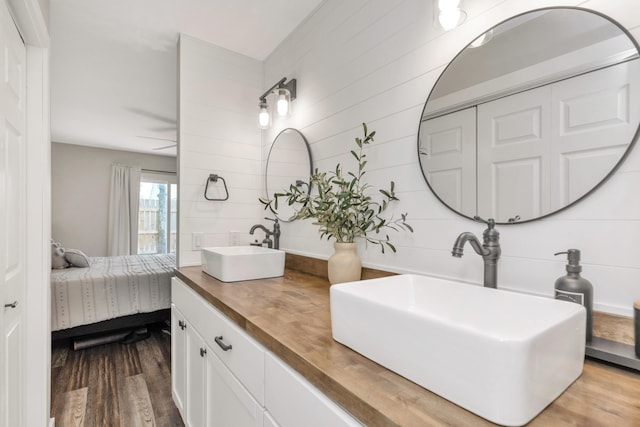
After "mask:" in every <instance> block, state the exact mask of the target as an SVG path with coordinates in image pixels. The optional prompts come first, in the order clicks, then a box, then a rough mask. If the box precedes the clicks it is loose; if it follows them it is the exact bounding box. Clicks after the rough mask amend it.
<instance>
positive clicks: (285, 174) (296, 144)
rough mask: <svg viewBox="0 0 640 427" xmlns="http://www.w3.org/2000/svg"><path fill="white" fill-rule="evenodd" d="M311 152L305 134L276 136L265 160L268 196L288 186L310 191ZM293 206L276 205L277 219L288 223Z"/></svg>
mask: <svg viewBox="0 0 640 427" xmlns="http://www.w3.org/2000/svg"><path fill="white" fill-rule="evenodd" d="M312 168H313V165H312V160H311V150H310V148H309V143H308V142H307V139H306V138H305V137H304V135H303V134H302V133H301V132H300V131H298V130H296V129H292V128H288V129H285V130H283V131H282V132H280V133H279V134H278V136H276V138H275V139H274V141H273V144H272V145H271V149H270V150H269V156H268V158H267V166H266V174H265V185H266V191H267V197H268V198H270V199H271V198H273V195H274V193H284V192H286V191H288V190H289V187H290V186H291V185H295V186H297V187H300V188H301V189H302V190H304V191H306V192H309V191H310V190H311V189H310V188H309V186H310V177H311V173H312ZM295 212H296V211H295V206H289V205H286V204H284V203H283V204H280V205H278V214H277V217H278V219H280V220H281V221H291V219H292V218H293V216H294V215H295Z"/></svg>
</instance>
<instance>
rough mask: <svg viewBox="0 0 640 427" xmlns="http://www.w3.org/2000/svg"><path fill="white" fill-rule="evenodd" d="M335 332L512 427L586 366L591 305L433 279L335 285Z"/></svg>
mask: <svg viewBox="0 0 640 427" xmlns="http://www.w3.org/2000/svg"><path fill="white" fill-rule="evenodd" d="M550 286H551V285H550ZM331 327H332V331H333V338H334V339H335V340H336V341H338V342H340V343H342V344H344V345H346V346H348V347H350V348H351V349H353V350H355V351H357V352H358V353H360V354H362V355H363V356H366V357H368V358H369V359H371V360H373V361H375V362H377V363H379V364H380V365H382V366H384V367H386V368H388V369H390V370H392V371H394V372H396V373H398V374H400V375H402V376H403V377H405V378H407V379H409V380H411V381H413V382H415V383H417V384H419V385H421V386H422V387H424V388H426V389H428V390H430V391H432V392H434V393H436V394H438V395H440V396H442V397H444V398H445V399H448V400H450V401H451V402H453V403H455V404H457V405H459V406H461V407H463V408H465V409H467V410H469V411H471V412H473V413H475V414H477V415H479V416H481V417H484V418H486V419H488V420H490V421H492V422H495V423H498V424H502V425H507V426H521V425H524V424H526V423H527V422H529V421H530V420H531V419H533V418H534V417H535V416H536V415H537V414H538V413H539V412H540V411H542V410H543V409H544V408H545V407H546V406H547V405H548V404H549V403H551V402H552V401H553V400H554V399H555V398H556V397H558V396H559V395H560V394H561V393H562V392H563V391H564V390H565V389H566V388H567V387H568V386H569V385H571V383H572V382H573V381H574V380H575V379H576V378H578V377H579V376H580V374H581V373H582V367H583V364H584V353H585V328H586V311H585V309H584V307H582V306H581V305H578V304H575V303H571V302H566V301H558V300H554V299H550V298H542V297H536V296H531V295H524V294H518V293H513V292H508V291H503V290H500V289H490V288H483V287H479V286H474V285H468V284H464V283H460V282H455V281H449V280H444V279H437V278H432V277H427V276H419V275H409V274H406V275H399V276H390V277H384V278H380V279H372V280H363V281H359V282H350V283H341V284H337V285H333V286H331Z"/></svg>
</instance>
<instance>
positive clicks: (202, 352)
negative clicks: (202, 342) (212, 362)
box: [200, 347, 207, 357]
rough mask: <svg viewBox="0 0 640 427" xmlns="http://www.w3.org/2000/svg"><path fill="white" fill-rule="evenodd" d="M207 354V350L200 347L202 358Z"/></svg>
mask: <svg viewBox="0 0 640 427" xmlns="http://www.w3.org/2000/svg"><path fill="white" fill-rule="evenodd" d="M205 354H207V349H206V348H202V347H200V357H204V356H205Z"/></svg>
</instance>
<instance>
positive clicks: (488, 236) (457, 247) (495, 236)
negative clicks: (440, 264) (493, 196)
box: [451, 216, 502, 288]
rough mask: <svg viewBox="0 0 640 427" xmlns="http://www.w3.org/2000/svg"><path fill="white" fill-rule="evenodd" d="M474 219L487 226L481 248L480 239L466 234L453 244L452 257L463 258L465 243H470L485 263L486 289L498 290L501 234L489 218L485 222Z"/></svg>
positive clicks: (476, 217) (478, 218) (461, 235)
mask: <svg viewBox="0 0 640 427" xmlns="http://www.w3.org/2000/svg"><path fill="white" fill-rule="evenodd" d="M473 219H475V220H476V221H481V222H484V223H485V224H487V229H486V230H484V233H482V237H483V242H482V246H480V241H479V240H478V238H477V237H476V236H475V235H474V234H473V233H470V232H468V231H467V232H464V233H462V234H460V235H459V236H458V238H457V239H456V241H455V243H454V244H453V250H452V251H451V255H453V256H454V257H456V258H462V255H463V249H464V245H465V243H467V242H469V244H470V245H471V247H472V248H473V250H474V251H476V253H477V254H478V255H480V256H481V257H482V259H483V261H484V286H485V287H486V288H496V287H497V284H498V259H500V253H501V252H502V250H501V249H500V233H499V232H498V230H496V229H495V226H496V222H495V221H494V220H493V219H491V218H489V219H488V220H486V221H485V220H483V219H482V218H480V217H478V216H474V217H473Z"/></svg>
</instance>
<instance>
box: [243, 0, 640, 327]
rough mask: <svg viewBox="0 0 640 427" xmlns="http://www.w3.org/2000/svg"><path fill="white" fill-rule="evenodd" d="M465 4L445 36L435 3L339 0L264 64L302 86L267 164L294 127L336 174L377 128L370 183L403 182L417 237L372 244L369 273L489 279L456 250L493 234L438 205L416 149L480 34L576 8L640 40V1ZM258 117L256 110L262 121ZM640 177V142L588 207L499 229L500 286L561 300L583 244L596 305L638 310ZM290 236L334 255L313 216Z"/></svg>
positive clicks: (306, 247) (268, 137) (272, 74)
mask: <svg viewBox="0 0 640 427" xmlns="http://www.w3.org/2000/svg"><path fill="white" fill-rule="evenodd" d="M464 3H465V8H466V10H467V14H468V17H467V20H466V21H465V23H464V24H463V25H462V26H461V27H459V28H457V29H454V30H452V31H449V32H443V31H442V30H440V29H438V28H436V27H435V26H434V19H433V8H432V2H431V1H427V0H404V1H402V0H372V1H367V0H350V1H341V0H328V1H327V2H326V3H324V4H323V6H322V7H320V8H319V9H318V10H317V11H316V13H314V14H313V15H312V16H311V17H310V18H309V19H307V21H305V22H304V23H303V24H302V25H301V26H300V27H298V28H297V30H296V31H295V32H294V33H293V34H292V35H291V36H290V37H289V38H288V39H287V40H285V41H284V42H283V43H282V44H281V45H280V46H279V48H278V49H277V50H276V51H275V52H274V53H273V54H272V55H271V56H270V57H269V58H268V59H267V60H266V61H265V63H264V82H265V83H267V84H270V83H271V82H275V81H277V80H278V79H279V78H280V77H282V76H287V77H289V78H297V79H298V98H297V100H296V101H295V102H294V104H293V107H294V112H293V115H292V116H291V117H290V118H288V119H286V120H281V121H275V123H274V127H273V128H272V129H271V130H269V131H267V132H264V134H263V141H264V142H263V146H262V152H263V155H262V158H263V161H264V159H266V155H265V153H266V152H267V151H268V148H269V145H270V143H271V141H272V140H273V138H274V137H275V136H276V135H277V133H278V132H279V131H280V130H282V129H283V128H285V127H294V128H297V129H299V130H300V131H301V132H303V133H304V134H305V136H306V137H307V139H308V141H309V142H310V144H311V150H312V154H313V158H314V165H315V166H316V167H318V168H319V169H321V170H331V169H333V168H334V167H335V164H336V163H337V162H340V163H342V164H344V165H345V167H346V166H348V165H352V164H353V159H352V158H351V156H350V155H349V150H351V149H352V148H353V147H354V143H353V139H354V138H355V137H356V136H360V135H361V128H360V124H361V123H362V122H363V121H365V122H367V124H368V126H369V127H370V129H372V130H375V131H376V132H377V134H376V139H375V142H374V144H373V146H372V147H371V148H370V149H368V150H367V156H368V160H369V164H368V173H367V176H368V180H369V182H370V183H371V184H373V185H374V186H376V187H382V186H386V185H387V183H388V182H389V181H390V180H394V181H395V182H396V188H397V195H398V196H399V198H400V199H401V200H400V202H399V203H398V204H397V205H396V206H395V208H394V210H395V212H396V214H397V213H400V212H408V213H409V220H410V223H411V224H412V225H413V226H414V228H415V233H413V234H392V237H393V241H394V243H395V244H396V246H397V248H398V253H397V254H393V253H386V254H384V255H381V254H380V251H379V249H378V248H377V247H375V246H371V245H369V246H368V247H365V245H364V244H363V243H362V242H360V244H359V249H358V251H359V254H360V256H361V258H362V260H363V264H364V265H365V266H369V267H374V268H381V269H385V270H391V271H395V272H401V273H402V272H416V273H421V274H430V275H436V276H442V277H450V278H455V279H460V280H463V281H467V282H471V283H480V282H481V281H482V269H483V265H482V260H481V258H480V257H479V256H478V255H476V254H475V253H474V252H473V251H472V250H471V248H467V249H466V251H465V256H464V257H463V258H462V259H457V258H453V257H452V256H451V247H452V245H453V242H454V240H455V238H456V236H457V235H458V234H459V233H460V232H463V231H472V232H474V233H476V234H477V235H478V236H479V237H480V238H481V233H482V231H483V229H484V227H483V226H482V225H481V224H477V223H474V222H472V221H469V220H466V219H464V218H461V217H459V216H457V215H456V214H454V213H452V212H451V211H449V210H448V209H447V208H445V207H444V206H442V205H441V204H440V203H439V202H438V201H437V199H436V198H435V197H434V196H433V195H432V194H431V192H430V190H429V188H428V187H427V185H426V184H425V182H424V179H423V177H422V174H421V172H420V166H419V163H418V157H417V149H416V145H417V131H418V122H419V118H420V115H421V111H422V107H423V104H424V102H425V100H426V98H427V96H428V94H429V92H430V90H431V88H432V86H433V84H434V83H435V81H436V79H437V78H438V76H439V75H440V73H441V72H442V70H443V68H444V66H445V65H446V64H447V63H448V62H449V61H450V60H451V59H452V58H453V57H454V56H455V55H456V53H457V52H458V51H459V50H460V49H462V48H463V47H464V46H465V45H466V44H467V43H468V42H469V41H471V40H472V39H474V38H475V36H477V35H479V34H481V33H482V32H484V31H485V30H487V29H488V28H490V27H492V26H494V25H495V24H497V23H499V22H501V21H503V20H505V19H507V18H509V17H510V16H513V15H515V14H518V13H522V12H525V11H527V10H531V9H534V8H539V7H545V6H560V5H564V6H580V7H585V8H589V9H593V10H596V11H600V12H602V13H604V14H606V15H608V16H610V17H612V18H613V19H614V20H617V21H618V22H620V23H621V24H622V25H623V26H625V27H626V28H627V29H629V30H630V31H631V33H632V34H633V35H634V37H636V39H638V38H640V7H638V4H637V0H616V1H615V2H612V1H609V0H590V1H566V2H558V1H550V0H535V1H534V0H466V1H465V2H464ZM532 43H535V41H532ZM469 72H473V70H469ZM253 110H255V107H254V108H253ZM253 110H252V111H253ZM254 116H255V111H253V112H252V115H251V117H250V118H249V119H250V121H253V120H254ZM262 167H264V164H263V165H262ZM639 182H640V148H638V147H636V148H635V150H634V151H633V152H632V153H631V155H630V156H629V158H628V159H627V160H626V162H625V163H624V165H623V166H622V168H621V169H620V170H619V171H618V172H617V173H616V174H615V176H614V177H613V178H612V179H610V180H609V181H608V182H607V183H605V184H604V186H602V187H601V188H600V189H599V190H598V191H597V192H596V193H595V194H593V195H591V196H590V197H589V198H588V199H587V200H585V201H583V202H581V203H579V204H578V205H577V206H575V207H572V208H570V209H568V210H565V211H564V212H562V213H560V214H558V215H555V216H553V217H551V218H548V219H544V220H541V221H537V222H534V223H526V224H517V225H513V226H502V227H499V231H500V232H501V243H502V249H503V250H502V259H501V261H500V265H499V287H501V288H506V289H513V290H517V291H522V292H527V293H533V294H539V295H545V296H551V295H552V294H553V284H554V281H555V280H556V278H557V277H558V276H560V275H563V274H564V260H563V259H560V258H557V257H554V256H553V254H554V252H559V251H562V250H566V249H568V248H578V249H580V250H581V251H582V258H583V265H584V270H583V275H584V277H586V278H588V279H589V280H590V281H591V282H592V283H593V285H594V288H595V307H596V309H599V310H603V311H607V312H612V313H619V314H624V315H631V313H632V311H631V307H632V302H633V301H634V300H640V244H639V242H638V240H639V237H640V197H639V193H638V185H637V183H639ZM257 218H258V219H259V218H260V216H258V217H257ZM282 230H283V235H282V238H281V247H282V248H284V249H286V250H289V251H291V252H295V253H299V254H304V255H309V256H314V257H319V258H328V257H329V255H330V254H331V253H332V243H331V242H327V241H326V240H320V238H319V234H318V232H317V228H316V227H314V226H313V225H311V224H310V221H304V222H300V221H298V222H295V223H288V224H283V226H282Z"/></svg>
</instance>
